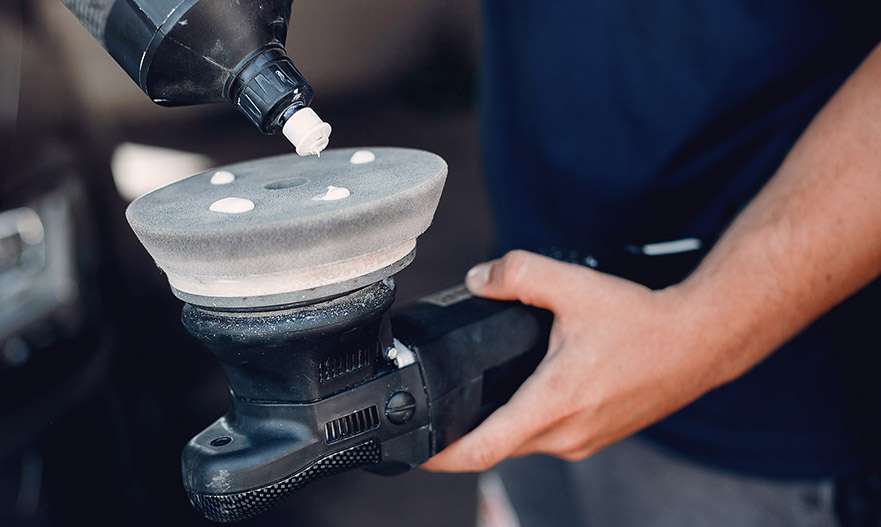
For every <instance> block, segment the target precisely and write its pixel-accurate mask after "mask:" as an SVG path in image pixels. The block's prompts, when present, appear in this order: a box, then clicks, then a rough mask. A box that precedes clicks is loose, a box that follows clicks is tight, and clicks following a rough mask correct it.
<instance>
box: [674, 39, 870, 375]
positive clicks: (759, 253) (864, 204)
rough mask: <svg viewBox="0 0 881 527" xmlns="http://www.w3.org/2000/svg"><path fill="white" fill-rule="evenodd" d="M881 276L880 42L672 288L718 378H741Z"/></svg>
mask: <svg viewBox="0 0 881 527" xmlns="http://www.w3.org/2000/svg"><path fill="white" fill-rule="evenodd" d="M879 272H881V46H879V48H876V49H875V51H873V52H872V54H871V55H870V56H869V57H868V58H867V59H866V61H865V62H864V63H863V64H862V66H860V68H858V70H857V71H856V72H855V73H854V75H853V76H852V77H851V78H850V79H849V80H848V81H847V82H846V83H845V84H844V85H843V86H842V88H841V89H840V90H839V91H838V93H837V94H836V95H835V96H834V97H833V98H832V99H831V100H830V102H829V103H828V104H827V105H826V107H825V108H824V109H823V111H822V112H821V113H820V114H819V115H818V116H817V118H816V119H814V122H813V123H812V124H811V125H810V126H809V127H808V129H807V130H806V131H805V133H804V134H803V136H802V137H801V139H800V140H799V141H798V143H797V144H796V145H795V147H794V148H793V149H792V151H791V152H790V153H789V155H788V156H787V158H786V160H785V161H784V163H783V164H782V166H781V167H780V169H779V170H778V172H777V174H775V175H774V177H773V178H772V179H771V181H770V182H769V183H768V184H767V185H766V187H765V188H764V189H763V190H762V191H761V192H760V193H759V195H758V196H757V197H756V198H755V199H754V200H753V202H752V203H751V204H750V205H749V206H748V207H747V208H746V209H745V210H744V211H743V212H742V213H741V214H740V216H739V217H738V218H737V219H736V220H735V222H734V223H733V224H732V225H731V227H730V228H729V229H728V231H727V232H726V233H725V235H724V236H723V237H722V238H721V240H720V241H719V243H717V244H716V246H715V247H714V248H713V250H712V251H711V252H710V254H709V255H708V256H707V258H706V259H705V260H704V262H702V263H701V265H700V266H699V268H698V269H697V270H696V271H695V272H694V273H693V275H692V276H691V277H689V278H688V279H687V280H686V281H685V282H683V283H682V284H680V285H679V286H677V287H675V288H671V290H670V294H675V295H681V296H682V297H684V298H685V299H686V301H685V302H683V304H684V305H687V306H688V307H687V308H686V312H685V316H686V319H687V320H688V321H689V322H690V323H693V324H694V327H695V328H699V329H696V338H697V339H698V342H699V344H700V345H702V346H705V347H706V348H707V349H709V350H711V351H714V352H716V353H713V354H712V355H714V359H715V360H716V361H717V365H718V366H719V370H718V371H719V372H720V378H719V379H718V382H725V381H727V380H730V379H732V378H735V377H737V376H738V375H740V374H742V373H743V372H744V371H745V370H746V369H748V368H750V367H751V366H752V365H754V364H755V363H756V362H758V361H760V360H761V359H762V358H764V357H765V356H766V355H767V354H769V353H771V352H772V351H773V350H774V349H775V348H777V347H778V346H780V345H781V344H783V343H784V342H785V341H786V340H788V339H790V338H791V337H792V336H794V335H795V334H796V333H798V332H799V331H800V330H801V329H803V328H804V327H805V326H807V325H808V324H810V323H811V322H812V321H813V320H815V319H816V318H817V317H819V316H820V315H822V314H823V313H824V312H826V311H827V310H829V309H830V308H832V307H834V306H835V305H836V304H838V303H839V302H841V301H842V300H844V299H845V298H847V297H848V296H849V295H851V294H852V293H854V292H855V291H857V290H858V289H860V288H861V287H862V286H864V285H866V284H867V283H869V282H870V281H871V280H872V279H873V278H875V277H876V276H878V274H879Z"/></svg>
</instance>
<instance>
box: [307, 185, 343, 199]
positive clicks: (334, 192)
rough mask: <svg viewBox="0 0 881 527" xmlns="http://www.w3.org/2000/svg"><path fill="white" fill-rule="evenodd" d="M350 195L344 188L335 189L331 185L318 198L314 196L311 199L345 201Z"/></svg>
mask: <svg viewBox="0 0 881 527" xmlns="http://www.w3.org/2000/svg"><path fill="white" fill-rule="evenodd" d="M351 195H352V193H351V192H350V191H349V189H347V188H345V187H335V186H333V185H331V186H329V187H327V192H325V193H324V194H321V195H320V196H315V197H314V198H312V199H313V200H314V201H337V200H340V199H346V198H348V197H349V196H351Z"/></svg>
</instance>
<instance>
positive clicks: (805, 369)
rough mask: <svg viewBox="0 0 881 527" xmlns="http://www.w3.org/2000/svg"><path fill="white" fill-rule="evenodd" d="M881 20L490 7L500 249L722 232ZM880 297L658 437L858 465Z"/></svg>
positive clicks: (823, 8) (816, 464)
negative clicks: (870, 318) (872, 313)
mask: <svg viewBox="0 0 881 527" xmlns="http://www.w3.org/2000/svg"><path fill="white" fill-rule="evenodd" d="M879 14H881V5H879V4H877V3H876V2H870V1H864V2H859V1H841V2H834V1H832V0H814V1H807V0H801V1H799V0H780V1H776V2H764V1H759V0H736V1H728V0H723V1H719V2H707V1H702V0H674V1H669V2H646V1H637V0H618V1H614V2H608V1H604V0H580V1H578V0H566V1H558V2H544V1H537V0H524V1H520V2H509V1H506V0H487V1H486V2H485V6H484V17H485V36H484V39H485V50H484V57H483V60H484V78H483V100H482V105H483V106H482V121H483V147H484V155H485V162H486V174H487V179H488V182H489V190H490V195H491V199H492V202H493V206H494V209H495V215H496V216H495V217H496V224H497V225H496V226H497V231H498V239H499V249H500V250H507V249H512V248H526V249H532V250H539V249H546V248H549V247H572V248H575V249H578V250H582V251H585V250H586V251H590V250H592V249H594V248H608V247H623V246H625V245H631V244H644V243H651V242H660V241H667V240H676V239H681V238H691V237H696V238H699V239H702V240H704V241H705V242H708V243H711V242H712V240H714V239H715V238H716V237H717V236H718V235H719V234H720V233H721V232H722V230H723V229H724V228H725V226H726V225H727V224H728V223H729V222H730V221H731V220H732V219H733V218H734V216H735V215H736V214H737V212H738V211H739V210H740V209H741V208H742V207H743V206H744V205H745V204H746V203H747V202H748V201H749V199H750V198H751V197H752V196H754V195H755V194H756V193H757V192H758V191H759V190H760V189H761V187H762V185H763V184H764V183H765V182H766V181H767V180H768V179H769V178H770V177H771V176H772V175H773V173H774V171H775V170H776V168H777V167H778V166H779V164H780V163H781V161H782V160H783V158H784V156H785V155H786V153H787V152H788V150H789V148H790V147H791V146H792V144H793V143H794V142H795V141H796V140H797V138H798V136H799V135H800V134H801V132H802V131H803V130H804V128H805V127H806V126H807V125H808V124H809V122H810V120H811V119H812V117H813V116H814V115H815V114H816V113H817V111H818V110H819V109H820V108H821V107H822V105H823V104H824V102H825V101H826V100H828V98H829V97H831V96H832V94H834V92H835V90H836V89H837V87H838V86H840V85H841V83H842V82H843V81H844V80H845V79H846V77H847V75H848V74H849V73H850V72H851V71H853V69H854V68H855V67H856V66H857V65H858V64H859V62H860V61H861V60H862V59H863V58H864V57H865V56H866V55H867V54H868V52H869V51H870V50H871V48H872V47H873V46H874V45H876V44H877V43H878V42H879V40H881V24H879V23H878V20H879V17H878V15H879ZM879 147H881V146H879ZM612 271H614V269H613V270H612ZM875 289H877V288H876V287H872V288H870V289H869V290H867V291H865V292H864V293H863V294H862V295H861V297H860V299H858V300H857V301H851V302H848V303H847V304H846V305H845V306H843V307H842V308H839V309H838V310H836V312H834V313H833V314H832V315H831V316H827V317H825V318H824V319H823V320H822V321H821V322H819V323H818V324H817V325H815V326H814V327H813V328H811V329H810V330H808V332H806V333H805V334H804V335H802V336H800V337H798V338H797V339H796V340H795V341H794V342H793V343H791V344H790V345H788V346H787V347H786V348H784V349H783V350H781V351H779V352H778V353H776V354H775V355H774V356H773V357H772V358H771V359H770V360H768V361H766V362H765V363H763V364H762V365H760V366H759V367H758V368H756V369H755V370H754V371H753V372H751V373H749V374H747V376H745V377H744V378H743V379H741V380H739V381H737V382H735V383H732V384H731V385H729V386H726V387H724V388H722V389H720V390H717V391H716V392H713V393H711V394H709V395H708V396H707V397H705V398H704V399H702V400H701V401H699V402H698V403H696V404H695V405H693V406H691V407H689V408H687V409H685V410H684V411H683V412H680V413H679V414H677V415H676V416H674V417H672V418H671V419H668V420H667V421H665V422H664V423H661V424H660V425H659V426H658V427H655V428H654V429H652V430H650V431H649V434H650V435H654V436H655V437H656V438H657V439H659V440H661V441H663V442H666V443H668V444H670V445H672V446H674V447H680V448H681V449H682V450H684V451H687V452H688V453H690V454H692V455H695V456H697V457H701V458H703V459H706V460H707V461H708V462H711V463H717V464H721V465H726V466H731V467H733V468H741V469H744V470H750V471H758V472H766V473H769V474H774V475H780V476H808V475H814V474H824V475H825V474H827V473H829V472H830V471H836V470H838V469H841V470H845V471H846V470H852V469H853V467H852V466H850V465H852V464H853V463H858V464H859V463H862V462H863V461H864V460H865V455H864V454H863V446H862V445H861V442H862V441H863V440H864V438H863V439H860V437H863V436H865V434H866V433H868V432H867V429H868V428H869V427H868V425H864V424H862V420H863V419H864V418H865V419H871V418H875V419H879V418H881V388H877V385H879V384H881V383H874V384H875V385H876V388H877V389H872V388H871V387H869V388H867V387H866V385H865V384H866V383H868V382H869V381H868V380H867V379H863V378H859V375H858V373H859V372H860V371H863V372H865V371H866V370H865V368H862V366H864V365H865V364H864V363H863V362H862V361H863V360H864V359H865V358H866V357H867V356H869V355H879V354H878V352H874V353H873V352H872V350H869V349H857V348H859V347H861V346H871V344H870V342H871V340H868V338H869V335H871V332H870V331H869V329H870V326H871V324H870V323H866V322H865V317H866V316H867V314H868V312H869V310H871V309H877V307H881V306H879V304H878V302H875V299H876V298H881V294H876V292H875ZM866 360H868V359H866ZM872 360H875V361H876V364H877V362H878V361H879V360H881V359H872ZM876 371H879V370H876ZM855 375H856V377H855ZM586 382H589V380H586ZM854 382H859V383H863V384H859V385H858V386H854V385H853V383H854ZM873 397H877V399H875V400H872V398H873ZM867 398H868V399H867ZM860 399H862V400H863V403H860V404H857V406H854V404H855V401H859V400H860ZM799 405H800V406H801V407H799ZM793 406H795V407H793ZM866 412H868V415H866ZM872 412H874V413H872ZM851 414H853V415H851ZM824 428H825V429H824ZM830 428H831V431H830V430H828V429H830ZM869 432H872V433H876V432H877V425H874V428H873V429H872V430H869ZM787 452H788V453H789V454H787ZM824 452H825V453H824ZM817 456H826V457H828V459H825V458H824V459H819V458H817ZM747 458H749V459H747ZM808 458H813V459H808ZM806 459H807V463H806V464H803V461H805V460H806ZM797 465H803V466H797ZM845 465H848V466H847V467H845ZM842 467H845V468H842Z"/></svg>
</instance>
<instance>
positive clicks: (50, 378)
mask: <svg viewBox="0 0 881 527" xmlns="http://www.w3.org/2000/svg"><path fill="white" fill-rule="evenodd" d="M478 5H479V3H478V2H473V1H468V0H448V1H440V0H432V1H422V2H411V1H408V0H383V1H381V2H363V1H360V0H334V1H333V2H324V1H320V0H297V1H296V2H294V16H293V20H292V28H291V31H290V35H289V41H288V44H289V46H288V48H289V52H290V54H291V56H292V57H293V58H294V60H295V61H296V62H297V64H298V65H299V67H300V69H301V70H302V71H303V73H304V74H305V75H306V77H307V78H308V79H309V80H310V81H311V83H312V85H313V87H314V88H315V91H316V100H315V102H314V105H315V106H316V108H318V109H319V111H320V113H321V115H322V116H323V117H324V118H325V119H326V120H327V121H329V122H330V123H332V124H333V125H334V135H333V139H332V145H331V146H334V147H346V146H406V147H416V148H423V149H427V150H431V151H433V152H436V153H438V154H440V155H441V156H443V157H444V158H445V159H446V160H447V161H448V163H449V165H450V175H449V179H448V182H447V186H446V190H445V193H444V197H443V199H442V201H441V204H440V208H439V210H438V212H437V215H436V217H435V222H434V225H433V227H432V228H431V229H430V231H429V232H428V233H427V234H426V235H425V236H423V237H422V239H421V240H420V245H419V251H418V255H417V258H416V261H415V262H414V264H413V265H411V267H410V268H409V269H407V270H406V271H405V272H403V273H401V274H400V275H399V277H398V285H399V289H398V291H399V302H406V301H407V300H412V299H413V298H415V297H418V296H421V295H424V294H427V293H430V292H432V291H435V290H437V289H439V288H442V287H446V286H449V285H451V284H454V283H456V282H458V281H460V280H461V279H462V277H463V275H464V273H465V271H466V270H467V269H468V267H469V266H470V265H471V264H473V263H475V262H476V261H478V260H480V259H482V258H485V257H486V256H487V255H488V254H489V251H490V243H491V242H490V240H491V226H490V225H489V213H488V210H487V203H486V196H485V192H484V189H483V186H482V182H481V173H480V158H479V151H480V145H479V134H478V131H477V123H476V116H475V110H476V95H477V89H476V87H477V65H478V63H479V57H478V50H479V41H480V35H479V16H480V13H479V8H478ZM0 64H2V67H0V154H2V156H3V157H2V159H3V160H5V165H4V166H3V167H2V169H0V525H4V526H7V525H13V526H18V525H22V526H31V525H35V526H36V525H39V526H42V525H53V526H54V525H80V524H84V523H88V524H93V525H95V524H97V525H100V524H105V523H113V524H118V525H202V524H203V522H202V521H201V520H200V519H199V518H198V517H197V516H196V514H195V513H194V512H193V511H192V510H191V508H190V506H189V504H188V502H187V499H186V496H185V494H184V491H183V488H182V486H181V483H180V466H179V453H180V450H181V447H182V446H183V445H184V444H185V443H186V441H188V440H189V438H190V437H191V436H193V435H194V434H195V433H197V432H198V431H200V430H201V429H202V428H204V427H205V426H206V425H207V424H209V423H210V422H212V421H213V420H214V419H216V418H217V417H218V416H219V415H221V414H222V413H224V411H225V409H226V406H227V394H226V386H225V382H224V381H223V378H222V376H221V372H220V370H219V368H218V366H217V364H216V363H215V361H214V360H213V358H212V357H210V356H209V355H208V353H207V352H205V351H203V350H202V349H200V348H199V346H198V345H197V344H196V343H195V342H194V341H193V340H191V339H190V338H189V336H188V335H186V334H184V332H183V329H182V327H181V326H180V324H179V316H180V308H181V304H180V302H179V301H178V300H176V299H175V298H174V297H173V296H172V295H171V292H170V290H169V288H168V285H167V282H166V281H165V278H164V276H163V275H162V274H161V273H160V272H159V270H158V269H157V268H156V267H155V265H154V264H153V262H152V260H151V259H150V258H149V256H148V255H147V253H146V252H145V251H144V250H143V249H142V248H141V246H140V244H139V243H138V242H137V240H136V239H135V237H134V236H133V234H132V233H131V231H130V230H129V227H128V225H127V223H126V221H125V217H124V209H125V207H126V205H127V203H128V202H129V201H130V200H131V199H132V198H133V197H135V196H137V195H139V194H140V193H143V192H145V191H146V190H149V189H150V188H153V187H154V186H156V185H160V184H164V183H167V182H170V181H172V180H174V179H176V178H179V177H184V176H188V175H191V174H193V173H196V172H199V171H201V170H204V169H206V168H209V167H211V166H214V165H219V164H225V163H229V162H233V161H241V160H246V159H250V158H256V157H262V156H267V155H273V154H279V153H288V152H290V150H291V147H290V146H289V144H287V143H286V141H285V140H284V139H283V138H280V137H264V136H260V135H259V134H258V133H257V132H256V131H255V130H254V129H253V128H252V126H251V125H250V124H249V123H248V122H246V120H244V119H243V118H242V117H241V116H240V115H239V114H237V113H236V112H235V111H234V110H232V109H231V108H229V107H227V106H211V107H199V108H187V109H165V108H160V107H158V106H155V105H153V104H152V103H151V102H150V101H149V100H148V99H147V98H146V97H145V96H144V95H143V93H142V92H140V91H139V90H138V89H137V87H136V86H135V85H134V84H133V83H132V82H131V81H130V80H129V78H128V77H127V76H126V75H125V74H124V73H123V72H122V70H120V69H119V68H118V67H117V65H116V64H115V63H114V62H113V61H112V59H111V58H110V57H109V56H108V55H107V54H106V53H105V52H104V50H103V49H101V48H100V47H99V45H98V44H97V43H96V42H94V41H93V40H92V38H91V37H90V36H89V35H88V34H87V33H86V31H84V30H83V29H82V28H81V27H80V26H79V24H78V22H77V21H76V20H75V19H74V17H73V16H72V15H71V14H70V13H69V12H68V11H67V10H66V9H65V8H64V7H63V6H62V4H61V2H60V1H59V0H5V1H4V2H2V3H0ZM476 495H477V493H476V480H475V478H473V477H471V476H440V475H431V474H426V473H422V472H413V473H410V474H407V475H405V476H402V477H399V478H392V479H387V478H382V477H380V476H374V475H371V474H367V473H362V472H356V473H351V474H348V475H343V476H339V477H335V478H332V479H328V480H324V481H321V482H319V483H316V484H314V485H313V486H311V487H309V488H307V489H306V490H303V491H300V492H299V493H298V494H296V496H295V497H293V498H292V499H290V500H288V501H287V502H286V503H285V504H284V506H282V507H279V508H276V509H274V510H273V511H272V512H270V513H268V514H265V515H263V516H260V517H259V518H257V519H256V520H252V521H251V522H249V523H247V525H290V524H299V525H326V526H348V525H358V526H360V527H370V526H374V525H375V526H383V527H395V526H399V525H401V526H403V525H412V524H413V523H414V522H418V523H419V524H420V525H421V526H422V527H431V526H449V525H463V526H468V525H473V524H475V518H476V517H477V497H476Z"/></svg>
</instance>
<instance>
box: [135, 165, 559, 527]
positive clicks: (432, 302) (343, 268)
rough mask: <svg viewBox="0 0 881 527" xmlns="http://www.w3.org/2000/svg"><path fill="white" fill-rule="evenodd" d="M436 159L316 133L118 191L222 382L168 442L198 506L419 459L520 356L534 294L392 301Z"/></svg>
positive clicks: (527, 355)
mask: <svg viewBox="0 0 881 527" xmlns="http://www.w3.org/2000/svg"><path fill="white" fill-rule="evenodd" d="M446 175H447V165H446V163H445V162H444V161H443V160H442V159H441V158H440V157H438V156H436V155H434V154H431V153H428V152H424V151H418V150H409V149H399V148H376V149H372V150H370V151H355V150H331V151H328V152H326V153H325V154H324V155H322V156H321V158H320V160H319V159H317V158H314V157H312V158H301V157H298V156H296V155H287V156H280V157H273V158H267V159H259V160H255V161H250V162H244V163H240V164H235V165H231V166H227V167H222V168H219V169H216V170H211V171H209V172H206V173H202V174H198V175H195V176H192V177H190V178H187V179H185V180H182V181H179V182H177V183H174V184H172V185H169V186H166V187H164V188H161V189H159V190H156V191H154V192H152V193H150V194H147V195H146V196H143V197H141V198H139V199H138V200H136V201H134V202H133V203H132V204H131V205H130V207H129V209H128V211H127V217H128V221H129V223H130V224H131V227H132V229H133V230H134V231H135V233H136V234H137V236H138V238H139V239H140V240H141V242H142V243H143V245H144V247H145V248H146V249H147V251H148V252H149V253H150V254H151V256H152V257H153V259H154V260H155V261H156V264H157V265H158V266H159V267H160V268H161V269H162V270H163V271H164V272H165V274H166V275H167V277H168V281H169V283H170V285H171V288H172V291H173V292H174V294H175V295H176V296H177V297H178V298H180V299H181V300H183V301H184V307H183V315H182V321H183V324H184V326H185V327H186V329H187V330H188V331H189V333H190V334H192V335H193V336H194V337H196V338H197V339H198V340H199V341H201V343H202V344H204V345H205V346H206V347H207V348H208V349H209V350H210V351H211V352H213V353H214V355H215V356H216V357H217V358H218V359H219V360H220V362H221V364H222V366H223V369H224V372H225V375H226V378H227V381H228V384H229V393H230V399H231V407H230V409H229V411H228V413H227V414H226V415H224V416H223V417H221V418H220V419H218V420H217V421H215V422H214V423H213V424H211V425H210V426H209V427H208V428H206V429H205V430H204V431H203V432H201V433H200V434H198V435H197V436H196V437H194V438H193V439H192V440H191V441H190V442H189V443H188V444H187V445H186V447H185V448H184V450H183V454H182V472H183V482H184V486H185V487H186V491H187V493H188V495H189V498H190V501H191V502H192V504H193V506H194V507H195V508H196V509H198V511H199V512H201V513H202V514H203V515H204V516H205V517H206V518H208V519H211V520H214V521H220V522H230V521H236V520H241V519H244V518H248V517H250V516H253V515H255V514H258V513H260V512H261V511H263V510H265V509H267V508H269V507H271V506H272V505H273V504H274V503H276V502H278V501H279V500H281V499H282V498H283V497H284V496H286V495H287V494H289V493H291V492H293V491H295V490H297V489H299V488H301V487H303V486H304V485H307V484H308V483H310V482H311V481H314V480H316V479H318V478H322V477H325V476H329V475H332V474H336V473H339V472H343V471H346V470H350V469H355V468H366V469H367V470H370V471H372V472H377V473H383V474H396V473H400V472H403V471H406V470H408V469H410V468H412V467H416V466H418V465H420V464H422V463H423V462H425V461H426V460H427V459H429V458H430V457H431V456H433V455H434V454H435V453H437V452H439V451H440V450H442V449H443V448H444V447H446V446H447V445H449V444H450V443H451V442H452V441H454V440H456V439H457V438H459V437H461V436H462V435H463V434H465V433H466V432H468V431H469V430H471V429H472V428H473V427H475V426H476V425H477V424H479V423H480V422H481V421H482V420H483V419H484V418H485V417H487V416H488V415H489V413H491V412H492V411H493V410H494V409H496V408H497V407H499V406H500V405H502V404H504V403H505V402H506V401H507V400H508V398H509V397H510V396H511V395H512V394H513V392H514V391H515V390H516V389H517V387H519V385H520V384H521V383H522V382H523V381H524V380H525V379H526V377H528V376H529V374H530V373H531V372H532V371H533V370H534V369H535V367H536V366H537V364H538V363H539V361H540V360H541V358H542V357H543V355H544V353H545V350H546V346H547V338H548V330H549V327H550V321H551V317H550V315H549V314H548V313H546V312H543V311H540V310H537V309H532V308H528V307H525V306H523V305H521V304H517V303H507V302H495V301H490V300H485V299H478V298H474V297H471V296H470V295H469V294H468V293H467V292H466V290H465V289H464V287H457V288H453V289H450V290H447V291H443V292H440V293H437V294H434V295H430V296H428V297H426V298H424V299H422V300H421V301H419V302H416V303H414V304H412V305H409V306H404V307H403V308H400V309H396V310H394V311H392V310H391V308H392V303H393V300H394V296H395V285H394V281H393V276H394V275H395V273H397V272H399V271H400V270H401V269H403V268H404V267H406V266H407V265H408V264H409V263H410V262H411V261H412V260H413V258H414V254H415V253H414V251H415V247H416V239H417V237H418V236H420V235H421V234H422V233H423V232H424V231H425V230H426V229H427V228H428V227H429V225H430V223H431V220H432V217H433V215H434V211H435V209H436V207H437V204H438V200H439V199H440V196H441V191H442V189H443V185H444V181H445V179H446Z"/></svg>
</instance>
